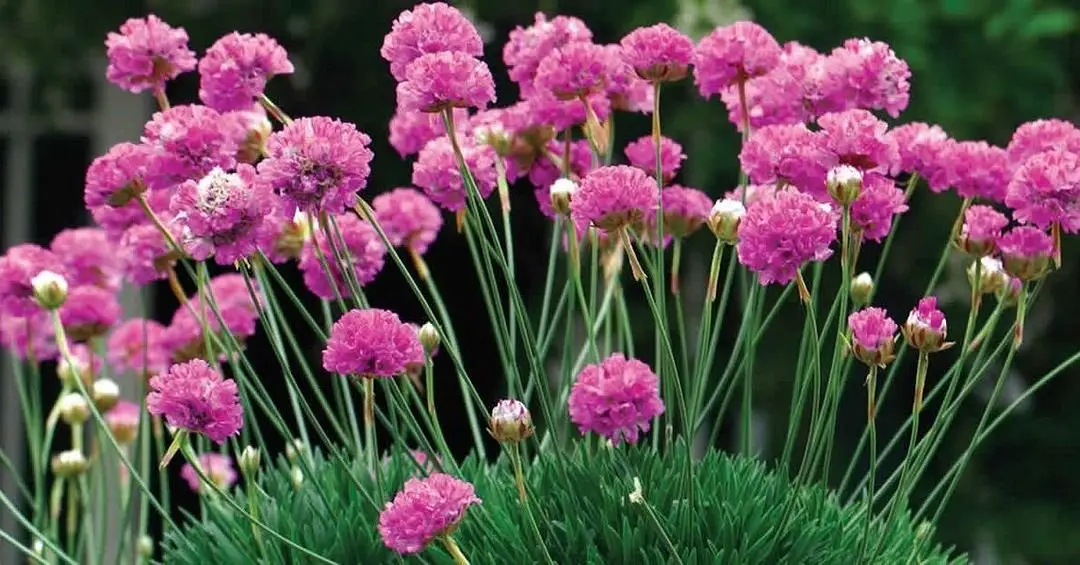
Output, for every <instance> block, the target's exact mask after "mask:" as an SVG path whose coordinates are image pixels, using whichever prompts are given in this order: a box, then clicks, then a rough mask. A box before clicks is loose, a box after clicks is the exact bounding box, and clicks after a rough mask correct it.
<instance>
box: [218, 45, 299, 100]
mask: <svg viewBox="0 0 1080 565" xmlns="http://www.w3.org/2000/svg"><path fill="white" fill-rule="evenodd" d="M292 72H293V64H292V63H291V62H289V54H288V53H286V52H285V48H284V47H282V46H281V45H278V42H277V41H274V38H272V37H270V36H268V35H266V34H265V33H256V34H255V35H252V34H250V33H237V32H235V31H234V32H232V33H230V34H228V35H226V36H224V37H222V38H221V39H218V40H217V41H215V42H214V44H213V45H211V46H210V48H209V49H207V50H206V56H205V57H203V59H202V60H201V61H199V99H200V100H202V101H203V104H206V105H207V106H210V107H211V108H213V109H215V110H217V111H219V112H228V111H231V110H246V109H249V108H251V105H252V103H253V102H255V99H257V98H258V97H259V95H261V94H262V93H263V89H265V88H266V81H267V80H269V79H270V77H272V76H274V75H286V74H290V73H292Z"/></svg>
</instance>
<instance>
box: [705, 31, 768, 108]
mask: <svg viewBox="0 0 1080 565" xmlns="http://www.w3.org/2000/svg"><path fill="white" fill-rule="evenodd" d="M694 55H695V57H694V83H695V84H696V85H697V87H698V90H699V91H700V92H701V95H702V96H704V97H706V98H708V97H710V96H712V95H714V94H720V93H721V92H722V91H723V90H724V89H726V88H727V87H729V86H732V85H735V84H738V83H740V82H745V81H747V80H749V79H752V78H754V77H759V76H762V75H764V74H765V73H768V72H769V71H771V70H773V69H774V68H775V67H776V66H777V65H778V64H779V63H780V45H779V44H778V43H777V42H776V39H774V38H773V36H772V35H771V34H770V33H769V32H768V31H766V30H765V28H763V27H761V26H760V25H758V24H756V23H754V22H746V21H742V22H735V23H733V24H731V25H727V26H721V27H718V28H716V29H715V30H713V31H712V33H710V34H709V35H707V36H705V37H704V38H702V40H701V41H700V42H698V45H697V49H696V51H695V53H694Z"/></svg>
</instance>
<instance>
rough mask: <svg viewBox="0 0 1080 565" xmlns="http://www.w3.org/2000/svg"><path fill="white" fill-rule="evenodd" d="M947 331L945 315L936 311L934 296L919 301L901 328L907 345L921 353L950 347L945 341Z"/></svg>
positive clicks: (934, 351)
mask: <svg viewBox="0 0 1080 565" xmlns="http://www.w3.org/2000/svg"><path fill="white" fill-rule="evenodd" d="M947 331H948V325H947V324H946V321H945V313H944V312H942V311H941V310H938V307H937V298H936V297H934V296H927V297H925V298H922V299H921V300H919V303H918V305H916V306H915V308H914V309H912V310H911V313H910V314H908V318H907V322H906V323H904V327H903V333H904V338H905V339H906V340H907V342H908V345H910V346H911V347H913V348H915V349H917V350H919V351H921V352H923V353H936V352H938V351H941V350H943V349H948V348H949V347H952V344H951V343H948V342H946V341H945V336H946V333H947Z"/></svg>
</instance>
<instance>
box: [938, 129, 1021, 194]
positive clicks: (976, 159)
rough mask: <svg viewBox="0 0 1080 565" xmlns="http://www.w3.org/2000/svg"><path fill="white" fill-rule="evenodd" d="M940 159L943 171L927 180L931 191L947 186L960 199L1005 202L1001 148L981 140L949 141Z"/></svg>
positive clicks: (1005, 179)
mask: <svg viewBox="0 0 1080 565" xmlns="http://www.w3.org/2000/svg"><path fill="white" fill-rule="evenodd" d="M940 159H941V162H942V166H943V171H942V172H939V174H938V175H937V176H936V177H934V176H932V177H930V187H931V189H934V188H937V190H938V191H940V190H943V189H944V188H946V187H949V186H951V187H953V188H955V189H956V192H957V194H959V195H960V196H962V197H964V198H976V197H978V198H984V199H986V200H994V201H998V202H1000V201H1002V200H1004V199H1005V191H1006V189H1007V187H1008V184H1009V176H1010V168H1009V160H1008V156H1007V155H1006V154H1005V150H1004V149H1002V148H1000V147H995V146H993V145H990V144H988V143H986V142H985V141H952V142H949V143H947V144H946V145H945V147H944V151H942V153H941V157H940Z"/></svg>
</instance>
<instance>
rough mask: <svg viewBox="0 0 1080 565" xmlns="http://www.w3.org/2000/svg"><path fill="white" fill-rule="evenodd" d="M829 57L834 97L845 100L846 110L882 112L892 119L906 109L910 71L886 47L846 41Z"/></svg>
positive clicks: (857, 41) (872, 42)
mask: <svg viewBox="0 0 1080 565" xmlns="http://www.w3.org/2000/svg"><path fill="white" fill-rule="evenodd" d="M830 58H831V59H832V60H833V61H834V63H833V64H834V65H835V66H836V68H837V69H838V71H839V72H838V75H839V76H838V77H837V80H835V81H834V82H833V83H832V84H833V85H835V86H834V87H835V88H837V89H838V92H837V93H836V94H834V96H837V97H842V98H843V99H844V100H846V101H847V102H848V106H847V108H862V109H867V110H884V111H885V112H887V113H888V114H889V115H890V116H892V117H894V118H895V117H897V116H899V115H900V112H901V111H903V110H904V108H907V105H908V100H909V97H910V95H909V91H910V90H911V84H910V83H909V82H908V80H909V79H910V78H911V70H910V69H908V65H907V63H906V62H904V60H903V59H900V58H898V57H897V56H896V53H894V52H893V50H892V48H890V47H889V46H888V44H885V43H882V42H880V41H870V40H869V39H849V40H847V41H845V42H844V45H843V46H842V47H837V48H836V49H834V50H833V52H832V55H831V56H830Z"/></svg>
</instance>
